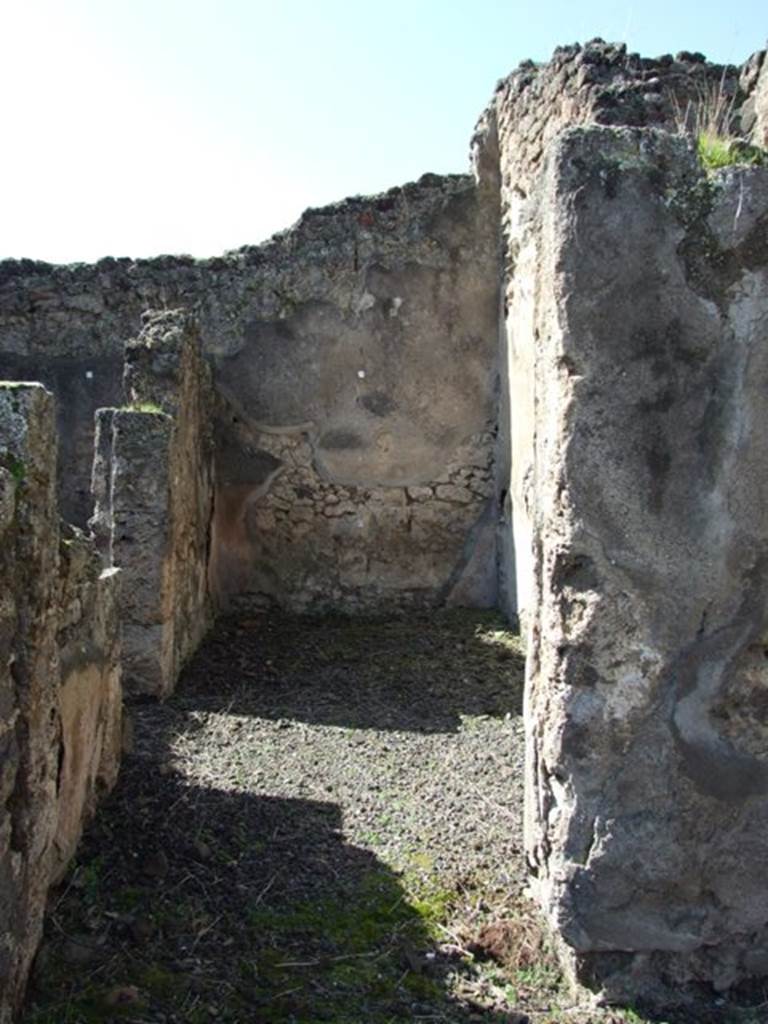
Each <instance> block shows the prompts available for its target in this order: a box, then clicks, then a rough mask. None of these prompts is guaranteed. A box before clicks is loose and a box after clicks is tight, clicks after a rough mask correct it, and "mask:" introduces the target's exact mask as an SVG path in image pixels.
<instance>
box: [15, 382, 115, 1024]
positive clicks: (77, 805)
mask: <svg viewBox="0 0 768 1024" xmlns="http://www.w3.org/2000/svg"><path fill="white" fill-rule="evenodd" d="M54 417H55V412H54V403H53V399H52V396H51V395H50V394H49V393H47V392H46V391H45V389H44V388H42V387H41V386H40V385H35V384H30V385H8V384H3V385H0V744H2V772H1V773H0V808H1V813H0V891H1V892H2V900H0V1021H3V1022H6V1021H10V1020H11V1018H12V1016H13V1013H14V1010H15V1008H16V1007H17V1006H18V1003H19V1001H20V999H21V996H22V993H23V987H24V982H25V979H26V975H27V972H28V969H29V965H30V963H31V960H32V957H33V955H34V953H35V950H36V948H37V944H38V941H39V938H40V934H41V929H42V915H43V909H44V906H45V898H46V893H47V890H48V886H49V884H50V883H51V881H53V880H54V879H56V878H57V877H58V876H59V875H60V874H61V872H62V871H63V869H64V867H65V866H66V863H67V861H68V859H69V858H70V856H71V855H72V853H73V851H74V848H75V845H76V843H77V840H78V838H79V835H80V832H81V829H82V826H83V823H84V820H85V819H86V818H87V817H88V816H89V815H90V814H91V813H92V811H93V808H94V805H95V802H96V799H97V797H98V796H99V795H100V794H102V793H103V792H105V791H106V790H108V789H109V788H110V787H111V786H112V784H113V783H114V781H115V778H116V774H117V768H118V763H119V754H120V745H121V692H120V681H119V678H120V677H119V658H118V652H119V633H118V629H117V624H116V592H117V583H118V579H117V575H118V574H117V573H116V572H115V571H114V570H112V571H102V569H101V565H100V560H99V558H98V554H97V552H96V551H95V549H94V547H93V544H92V543H91V542H89V541H87V540H86V539H85V538H84V537H83V536H82V535H79V534H77V533H76V532H71V531H67V532H65V533H64V534H63V535H62V534H61V533H60V530H59V521H58V509H57V504H56V494H55V466H56V432H55V424H54Z"/></svg>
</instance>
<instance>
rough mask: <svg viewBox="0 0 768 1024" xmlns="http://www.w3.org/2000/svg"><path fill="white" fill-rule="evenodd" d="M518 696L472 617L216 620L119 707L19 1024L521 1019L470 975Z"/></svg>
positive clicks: (513, 808)
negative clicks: (151, 685) (157, 689)
mask: <svg viewBox="0 0 768 1024" xmlns="http://www.w3.org/2000/svg"><path fill="white" fill-rule="evenodd" d="M522 675H523V659H522V654H521V650H520V646H519V641H518V638H517V636H516V635H515V634H513V633H511V632H509V631H508V629H507V628H506V627H505V626H504V625H503V623H502V622H501V621H500V620H499V619H498V618H497V617H496V616H495V615H493V614H484V613H477V612H461V613H456V612H452V613H440V614H437V615H432V616H426V615H417V616H413V615H412V616H409V617H407V618H404V619H393V620H388V621H375V622H371V621H357V620H347V619H339V618H334V619H300V618H295V617H289V616H283V615H276V614H264V615H258V616H252V617H250V618H248V619H245V620H244V619H227V620H223V621H222V622H220V623H219V625H218V626H217V629H216V631H215V632H214V633H213V634H212V635H211V637H210V638H209V639H208V641H207V642H206V643H205V644H204V646H203V648H202V649H201V650H200V651H199V652H198V654H197V656H196V657H195V658H194V659H193V661H192V662H191V663H190V665H189V666H188V667H187V669H186V671H185V672H184V674H183V676H182V679H181V680H180V683H179V687H178V690H177V693H176V694H175V695H174V697H173V698H171V699H170V700H169V701H168V702H167V703H166V704H162V705H159V704H157V703H143V704H135V705H133V707H132V708H131V714H132V717H133V719H134V734H135V741H134V748H133V751H132V753H130V754H129V755H128V756H127V757H126V759H125V763H124V767H123V770H122V774H121V778H120V781H119V783H118V786H117V789H116V790H115V792H114V794H113V795H112V796H111V797H110V798H109V799H108V800H107V801H106V802H105V804H104V805H103V806H102V809H101V811H100V814H99V816H98V818H97V819H96V821H95V822H94V824H93V825H92V827H91V828H90V830H89V831H88V833H87V835H86V837H85V839H84V842H83V846H82V849H81V852H80V855H79V858H78V861H77V863H76V865H75V866H74V867H73V869H72V870H71V871H70V873H69V874H68V876H67V877H66V878H65V879H64V881H63V883H62V884H61V886H60V887H59V888H58V889H57V890H56V891H55V892H54V894H53V896H52V899H51V906H50V911H49V915H48V922H47V926H46V939H45V943H44V946H43V949H42V953H41V955H40V957H39V958H38V963H37V966H36V969H35V974H34V978H33V984H32V987H31V993H30V1004H29V1008H28V1011H27V1014H26V1015H25V1018H24V1019H25V1021H26V1022H28V1024H53V1022H54V1021H55V1022H56V1024H66V1022H70V1024H74V1022H80V1021H83V1022H91V1021H102V1020H111V1019H115V1018H118V1017H119V1019H122V1020H129V1021H135V1022H143V1024H150V1022H151V1024H172V1022H178V1024H204V1022H208V1021H220V1022H224V1021H227V1022H238V1024H240V1022H242V1024H245V1022H252V1021H253V1022H261V1021H263V1022H268V1024H273V1022H274V1024H293V1022H297V1024H298V1022H302V1024H310V1022H320V1021H330V1022H334V1024H362V1022H366V1024H369V1022H370V1024H379V1022H380V1024H385V1022H399V1021H419V1020H422V1021H444V1022H469V1021H484V1022H489V1024H493V1022H501V1021H504V1022H507V1024H509V1022H511V1021H514V1020H516V1019H522V1018H517V1016H516V1014H515V1013H514V1012H513V1005H514V1003H515V1001H516V999H518V998H519V996H520V995H521V993H520V991H519V989H520V986H521V984H523V982H521V980H520V979H521V978H524V974H525V971H524V970H518V971H517V975H516V976H515V977H516V979H517V980H516V984H515V985H513V984H511V982H510V977H511V976H510V973H509V970H508V969H507V970H506V971H505V970H504V969H503V968H502V967H501V966H500V964H499V963H498V962H497V960H494V959H493V958H489V957H488V956H487V954H488V953H489V952H490V953H492V954H494V955H496V956H497V958H498V959H501V960H503V950H502V951H501V954H500V953H499V950H498V949H494V948H493V946H494V943H496V945H502V946H503V941H504V936H503V932H500V931H498V929H497V930H496V931H494V923H495V922H498V921H500V920H503V919H504V918H505V917H508V916H509V915H510V914H511V913H512V912H513V910H514V907H515V905H516V903H517V902H518V901H519V900H520V899H521V893H522V888H523V885H524V874H523V863H522V860H523V858H522V851H521V813H522V769H523V739H522V724H521V699H522ZM515 912H516V911H515ZM484 943H485V946H487V947H488V948H484ZM523 966H524V965H523ZM519 967H520V965H519V964H518V968H519ZM540 982H541V979H537V980H536V984H540Z"/></svg>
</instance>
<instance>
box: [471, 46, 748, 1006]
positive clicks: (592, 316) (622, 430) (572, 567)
mask: <svg viewBox="0 0 768 1024" xmlns="http://www.w3.org/2000/svg"><path fill="white" fill-rule="evenodd" d="M764 67H765V56H764V54H762V53H761V54H757V55H755V57H754V58H752V59H751V60H750V61H749V62H747V64H746V65H745V66H744V67H743V68H741V69H736V68H733V69H723V68H718V67H711V66H709V65H706V64H704V63H702V61H700V60H699V59H698V57H696V56H695V55H694V57H693V59H691V56H690V55H688V56H685V55H682V56H681V58H680V59H678V60H672V59H671V58H669V59H662V60H657V61H645V60H640V59H639V58H635V57H633V56H631V55H630V56H628V55H627V54H626V53H625V51H624V50H623V48H621V47H610V46H606V45H605V44H602V43H594V44H589V45H587V46H586V47H584V48H581V47H577V48H568V49H565V50H560V51H558V52H557V53H556V54H555V57H554V59H553V61H552V62H551V64H549V65H546V66H542V67H535V66H533V65H530V64H528V65H524V66H522V67H521V68H520V69H519V70H518V71H517V72H515V73H513V75H512V76H510V78H509V79H507V80H505V81H504V82H503V83H501V84H500V86H499V88H498V90H497V93H496V96H495V99H494V101H493V103H492V104H491V106H490V107H489V109H488V110H487V111H486V112H485V114H484V115H483V117H482V118H481V121H480V123H479V125H478V129H477V131H476V134H475V136H474V139H473V151H474V162H475V167H476V169H477V174H478V177H479V178H480V181H481V182H482V181H485V182H486V183H487V185H488V187H491V186H492V183H493V182H494V181H496V182H497V187H498V190H499V195H500V206H501V223H502V237H503V262H504V283H503V294H504V325H505V336H506V338H505V341H506V358H505V363H506V376H507V380H508V386H509V394H510V398H509V421H508V425H507V429H508V430H509V434H510V449H511V465H510V495H511V501H510V502H509V504H508V505H507V506H506V508H505V515H506V518H507V521H508V522H509V524H510V527H511V529H512V532H513V535H514V549H513V552H512V554H513V558H514V566H512V567H510V571H508V573H507V577H506V578H507V581H508V582H509V584H510V585H513V586H514V588H515V594H514V595H513V596H512V598H511V599H510V600H509V604H510V605H512V606H514V604H517V606H518V608H520V609H521V611H522V612H523V619H524V621H525V622H526V625H527V634H528V640H529V655H528V670H527V671H528V680H527V693H526V728H527V743H528V750H527V794H526V844H527V856H528V859H529V863H530V866H531V869H532V873H533V880H534V891H536V893H537V895H538V898H539V900H540V902H541V904H542V906H543V908H544V910H545V912H546V914H547V916H548V918H549V920H550V923H551V924H552V927H553V931H554V933H555V934H556V936H558V938H559V940H560V942H561V944H562V950H563V955H564V959H565V961H566V963H567V964H568V965H569V967H570V968H571V969H572V971H573V973H574V974H575V976H576V977H578V978H579V979H580V980H581V981H584V982H586V983H588V984H591V985H593V986H596V987H599V988H602V989H603V990H604V991H605V992H606V993H607V994H608V995H609V996H610V997H611V998H618V999H622V998H634V997H636V996H637V995H638V994H640V995H642V996H643V997H645V998H646V999H653V998H656V999H657V1000H658V1001H660V1002H664V1001H665V1000H666V1001H669V999H670V998H673V999H674V998H679V997H680V996H681V995H682V994H683V991H684V986H685V985H686V983H688V982H704V983H705V984H714V985H715V986H716V987H718V988H726V987H728V986H729V985H731V984H733V983H734V982H737V981H739V980H741V979H743V978H745V977H749V976H752V975H761V974H765V973H766V972H768V957H767V956H766V949H768V942H767V940H768V936H766V933H765V921H766V920H767V919H768V888H766V885H765V880H764V872H763V868H762V851H763V850H764V849H765V844H766V839H768V836H767V835H766V831H765V828H766V825H765V822H766V820H768V818H767V817H766V810H767V808H768V805H766V806H764V804H765V795H764V785H763V778H764V775H765V773H766V771H768V767H767V765H766V762H765V752H766V745H765V739H766V737H765V735H764V733H765V729H764V721H763V719H764V718H765V716H764V714H763V711H762V697H763V694H762V690H763V689H764V685H765V678H764V677H765V672H764V670H763V668H762V667H761V666H762V665H763V664H764V662H765V656H764V650H763V646H764V639H765V635H766V625H767V623H766V601H765V593H764V591H765V586H766V583H765V580H766V572H765V565H764V560H765V553H766V539H767V537H768V533H767V531H768V520H766V517H765V513H764V509H765V496H764V495H763V491H764V489H765V472H764V467H765V465H766V455H767V454H768V452H766V448H765V438H766V436H768V435H767V434H766V426H767V425H768V424H766V423H765V422H763V421H764V419H765V411H764V403H763V402H762V399H761V397H760V396H761V395H762V394H764V390H765V385H766V374H768V363H767V362H766V351H765V339H766V337H768V276H767V275H768V168H765V167H751V168H745V167H741V168H732V169H727V170H725V171H722V172H719V173H718V174H717V175H714V176H712V175H710V176H708V175H707V174H705V172H704V171H703V170H702V169H701V167H700V166H699V165H698V161H697V158H696V156H695V146H694V145H693V142H692V140H690V139H688V138H686V137H685V136H684V135H683V134H680V133H679V132H678V131H677V128H676V125H675V124H674V122H675V116H676V115H675V111H676V110H677V111H679V110H681V109H685V103H687V101H688V100H689V99H690V100H695V99H696V98H697V97H699V96H701V95H706V92H707V90H708V89H711V88H713V87H715V86H716V87H717V89H720V88H722V89H723V90H724V91H725V92H726V93H731V94H732V95H733V108H732V114H733V119H732V127H733V129H734V130H739V128H740V127H741V128H743V130H744V131H752V132H753V135H754V137H755V141H759V131H760V130H761V124H762V122H761V120H760V118H761V116H762V115H761V113H760V111H761V109H763V108H762V107H761V102H762V100H761V97H762V88H763V83H764V74H765V71H764ZM684 101H685V103H684ZM579 124H583V125H584V126H585V127H583V128H574V127H573V125H579ZM587 125H589V127H587ZM596 125H599V126H602V127H598V126H596ZM621 125H628V126H639V127H626V128H620V127H609V126H621ZM648 126H654V127H648ZM500 428H501V430H502V431H503V430H504V423H503V422H502V424H501V425H500Z"/></svg>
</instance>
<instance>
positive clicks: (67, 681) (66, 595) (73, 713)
mask: <svg viewBox="0 0 768 1024" xmlns="http://www.w3.org/2000/svg"><path fill="white" fill-rule="evenodd" d="M60 565H61V570H60V573H61V590H60V592H59V597H58V608H59V616H60V620H59V629H58V631H57V634H56V645H57V648H58V657H59V665H60V688H59V713H60V716H61V734H60V749H59V755H58V758H59V776H58V794H57V821H56V834H55V838H54V863H53V864H52V866H51V871H52V875H53V877H54V879H55V878H57V877H58V876H59V875H60V874H61V873H63V871H64V869H65V868H66V866H67V864H68V863H69V860H70V858H71V857H72V855H73V854H74V852H75V848H76V846H77V843H78V840H79V839H80V833H81V831H82V826H83V822H84V821H87V820H88V819H89V818H90V817H91V816H92V814H93V812H94V811H95V809H96V802H97V800H98V798H99V797H100V796H102V795H103V794H104V793H105V792H108V791H109V790H110V789H111V788H112V786H113V785H114V783H115V781H116V780H117V773H118V769H119V767H120V754H121V747H122V687H121V685H120V624H119V621H118V595H119V592H120V582H121V580H120V573H119V571H118V570H117V569H102V565H101V559H100V558H99V555H98V552H97V551H96V549H95V547H94V545H93V542H92V541H91V540H89V539H87V538H85V537H84V536H83V535H82V534H81V533H80V532H79V531H77V530H75V529H72V528H70V529H69V530H67V531H66V533H65V536H64V537H63V538H62V540H61V558H60Z"/></svg>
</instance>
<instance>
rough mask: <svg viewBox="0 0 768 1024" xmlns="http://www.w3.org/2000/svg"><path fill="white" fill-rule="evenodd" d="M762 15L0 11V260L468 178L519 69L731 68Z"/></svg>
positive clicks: (258, 235) (260, 233) (163, 243)
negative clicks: (567, 64)
mask: <svg viewBox="0 0 768 1024" xmlns="http://www.w3.org/2000/svg"><path fill="white" fill-rule="evenodd" d="M767 15H768V11H767V10H766V6H765V0H742V2H740V3H738V4H723V3H722V0H699V2H698V3H695V2H693V0H682V2H680V0H678V2H669V0H667V2H662V0H619V2H611V3H608V2H605V0H585V2H582V3H568V2H561V0H557V2H553V0H539V2H535V0H520V2H517V0H388V2H387V3H386V4H383V3H381V2H377V3H373V2H369V0H357V2H351V0H314V2H312V0H282V2H279V0H18V2H14V3H11V0H5V2H4V3H2V2H0V18H1V20H0V25H2V31H1V32H0V90H2V92H1V93H0V94H2V96H3V99H4V103H3V124H4V133H3V138H4V143H5V145H4V151H3V158H2V160H1V161H0V204H1V208H0V213H1V214H2V216H1V217H0V257H3V256H17V257H20V256H30V257H35V258H39V259H48V260H52V261H62V262H68V261H72V260H92V259H97V258H98V257H100V256H104V255H113V256H125V255H127V256H144V255H147V256H148V255H156V254H159V253H163V252H189V253H193V254H194V255H214V254H216V253H219V252H221V251H223V250H224V249H228V248H234V247H236V246H239V245H243V244H248V243H256V242H259V241H261V240H262V239H264V238H265V237H267V236H268V235H269V234H271V233H272V232H273V231H276V230H280V229H281V228H283V227H287V226H289V225H290V224H291V223H292V222H293V221H295V220H296V218H297V217H298V216H299V214H300V213H301V211H302V210H303V209H304V208H305V207H307V206H318V205H322V204H324V203H328V202H332V201H334V200H336V199H341V198H343V197H344V196H346V195H351V194H355V193H361V192H362V193H365V192H375V191H380V190H382V189H386V188H388V187H390V186H391V185H396V184H401V183H402V182H405V181H408V180H412V179H414V178H417V177H418V176H419V175H420V174H422V173H424V172H425V171H437V172H450V171H464V170H465V169H466V164H467V157H466V152H467V144H468V139H469V136H470V134H471V131H472V126H473V123H474V121H475V119H476V117H477V116H478V114H479V113H480V111H481V109H482V108H483V106H484V105H485V103H486V102H487V100H488V98H489V97H490V95H491V92H492V90H493V86H494V84H495V82H496V80H497V79H498V78H500V77H502V76H503V75H505V74H506V73H508V72H509V71H510V70H511V69H512V68H513V67H514V66H515V65H516V64H517V63H519V61H520V60H522V59H524V58H528V57H530V58H532V59H533V60H537V61H540V60H545V59H547V57H548V56H549V55H550V53H551V52H552V50H553V49H554V47H555V46H556V45H558V44H559V43H569V42H574V41H577V40H579V41H584V40H586V39H589V38H591V37H593V36H596V35H599V36H602V37H603V38H606V39H610V40H622V41H626V42H627V43H628V45H629V46H630V49H634V50H639V51H640V52H641V53H643V54H644V55H647V56H655V55H658V54H660V53H666V52H676V51H678V50H680V49H690V50H701V51H702V52H704V53H706V54H707V56H708V57H710V59H713V60H718V61H729V62H733V63H740V62H741V61H742V60H744V59H745V58H746V57H747V56H748V55H749V54H750V53H751V52H752V51H754V50H756V49H760V48H762V47H764V46H765V43H766V38H767V37H768V16H767Z"/></svg>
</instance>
